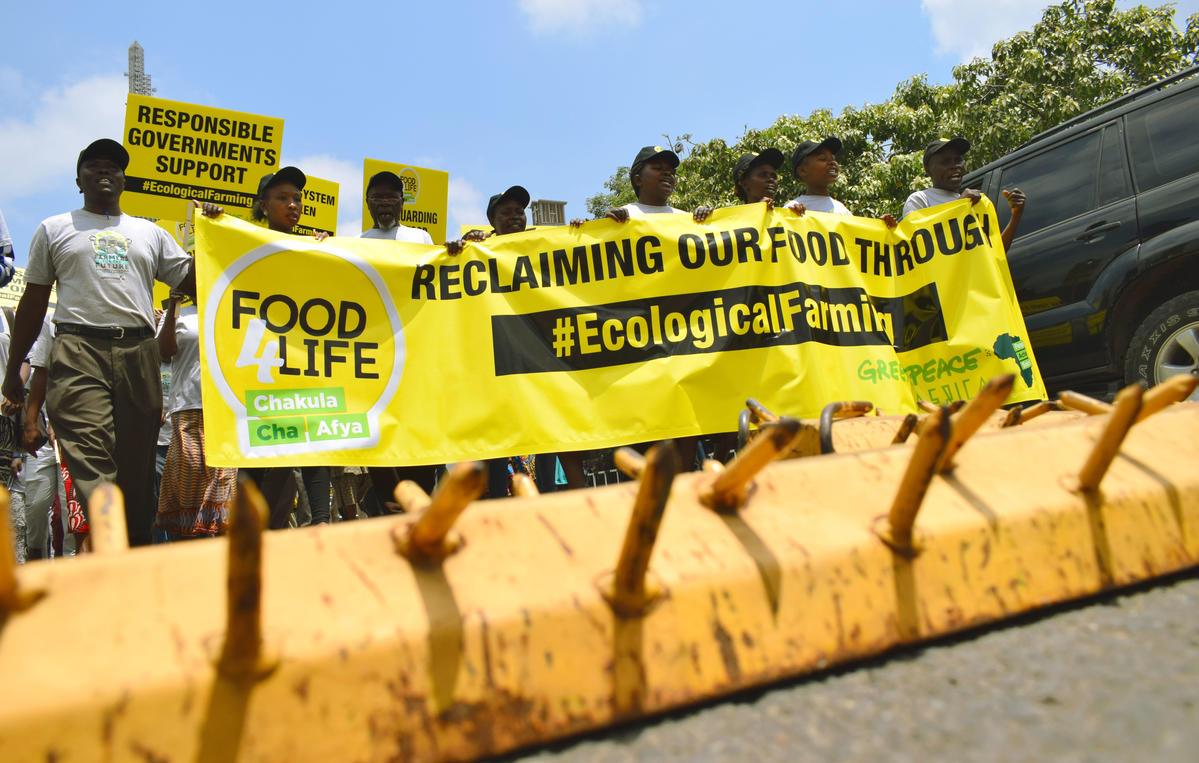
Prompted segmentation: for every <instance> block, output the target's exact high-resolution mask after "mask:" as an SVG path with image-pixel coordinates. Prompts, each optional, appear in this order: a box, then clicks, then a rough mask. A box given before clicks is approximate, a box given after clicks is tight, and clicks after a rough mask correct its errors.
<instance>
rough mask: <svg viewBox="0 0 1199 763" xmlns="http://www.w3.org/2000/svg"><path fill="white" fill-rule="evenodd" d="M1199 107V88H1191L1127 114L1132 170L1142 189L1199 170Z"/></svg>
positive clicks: (1154, 186)
mask: <svg viewBox="0 0 1199 763" xmlns="http://www.w3.org/2000/svg"><path fill="white" fill-rule="evenodd" d="M1167 92H1169V91H1167ZM1197 109H1199V88H1191V89H1190V90H1187V91H1185V92H1179V93H1178V95H1176V96H1174V97H1173V98H1166V99H1165V100H1162V101H1158V102H1157V103H1155V104H1153V105H1151V106H1146V107H1145V108H1143V109H1140V110H1138V111H1135V112H1133V113H1132V114H1129V115H1128V116H1127V117H1126V118H1125V119H1126V122H1127V125H1128V145H1129V149H1130V150H1131V151H1132V166H1133V173H1134V174H1135V176H1136V179H1137V187H1138V188H1140V189H1141V190H1142V191H1146V190H1148V189H1150V188H1156V187H1157V186H1159V185H1162V184H1164V183H1169V182H1170V181H1171V180H1177V179H1178V178H1180V177H1184V176H1186V175H1190V174H1192V173H1194V172H1199V141H1196V140H1195V114H1196V110H1197Z"/></svg>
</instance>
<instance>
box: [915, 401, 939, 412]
mask: <svg viewBox="0 0 1199 763" xmlns="http://www.w3.org/2000/svg"><path fill="white" fill-rule="evenodd" d="M916 407H917V408H919V409H920V410H921V411H922V412H924V413H936V412H937V411H939V410H941V406H939V405H937V404H936V403H932V402H929V401H928V400H917V401H916Z"/></svg>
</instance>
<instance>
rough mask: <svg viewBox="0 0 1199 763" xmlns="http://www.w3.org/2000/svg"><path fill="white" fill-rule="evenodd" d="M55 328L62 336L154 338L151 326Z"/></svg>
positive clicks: (61, 325) (58, 325) (74, 325)
mask: <svg viewBox="0 0 1199 763" xmlns="http://www.w3.org/2000/svg"><path fill="white" fill-rule="evenodd" d="M54 328H55V330H57V331H58V333H60V334H78V335H79V336H90V337H95V338H97V339H148V338H149V337H152V336H154V329H152V328H150V327H149V326H128V327H127V326H84V325H83V324H81V323H56V324H54Z"/></svg>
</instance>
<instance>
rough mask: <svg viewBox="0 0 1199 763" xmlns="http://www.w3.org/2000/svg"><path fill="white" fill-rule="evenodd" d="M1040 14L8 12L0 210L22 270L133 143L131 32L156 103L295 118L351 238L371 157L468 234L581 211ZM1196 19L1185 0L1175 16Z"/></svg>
mask: <svg viewBox="0 0 1199 763" xmlns="http://www.w3.org/2000/svg"><path fill="white" fill-rule="evenodd" d="M1046 4H1047V3H1045V2H1041V1H1039V0H1033V1H1032V2H1028V1H1027V0H990V1H989V2H977V1H976V0H923V2H917V1H916V0H909V1H907V2H873V1H871V2H848V3H845V4H844V5H836V6H821V7H820V9H819V10H817V11H813V9H812V6H811V5H810V4H800V3H791V4H785V3H778V2H757V1H756V0H741V2H735V3H729V2H714V1H711V0H692V1H691V2H687V3H681V2H653V1H652V0H490V1H486V2H484V1H482V0H479V1H478V2H459V3H410V2H393V3H381V2H374V3H353V2H340V3H306V2H293V3H288V4H284V5H280V6H278V7H274V6H267V5H263V4H250V3H236V4H220V3H217V4H195V3H186V4H178V3H124V4H118V6H115V7H114V6H104V5H101V4H96V3H76V2H69V3H54V4H49V3H47V4H34V3H19V4H18V3H15V2H14V3H9V4H8V6H9V7H7V8H5V10H4V12H3V15H4V19H5V23H4V27H5V34H4V37H5V38H6V39H5V54H6V55H5V56H4V62H2V63H0V104H3V108H2V109H0V209H2V210H3V212H4V215H5V217H6V218H7V220H8V224H9V228H10V229H11V231H12V234H13V239H14V245H15V248H16V251H17V262H18V264H24V262H25V260H26V258H27V250H28V245H29V238H30V236H31V234H32V232H33V229H34V228H35V227H36V226H37V223H38V222H39V221H40V220H41V219H43V218H44V217H47V216H49V215H52V214H57V213H60V212H64V211H67V210H69V209H73V208H75V207H78V206H79V204H80V197H79V195H78V193H77V192H76V190H75V185H74V164H75V157H76V155H77V154H78V152H79V150H80V149H81V148H82V147H83V146H84V145H86V144H87V143H88V142H90V141H91V140H92V139H94V138H97V137H103V136H108V137H113V138H117V139H119V138H120V135H121V131H122V125H123V122H124V108H125V107H124V99H125V94H126V91H127V87H128V86H127V83H126V80H125V77H124V76H123V73H124V72H125V71H126V70H127V58H126V56H127V49H128V46H129V44H130V43H131V42H133V41H134V40H135V39H136V40H138V41H139V42H140V43H141V44H142V45H143V46H144V48H145V56H146V70H147V72H148V73H149V74H150V75H151V77H152V79H153V85H154V86H155V87H156V88H157V93H156V95H158V96H159V97H162V98H168V99H171V100H177V101H185V102H189V103H198V104H204V105H208V106H216V107H221V108H228V109H235V110H238V111H248V112H252V113H257V114H266V115H270V116H276V117H282V118H283V119H284V120H285V127H284V132H283V136H284V137H283V161H284V163H288V164H295V165H297V166H299V167H300V168H301V169H303V170H305V171H307V172H309V173H311V174H315V175H319V176H322V177H326V178H329V179H332V180H336V181H338V182H340V183H341V207H340V220H339V228H340V230H341V232H343V233H357V231H358V230H360V222H361V193H360V191H359V189H360V187H361V185H360V183H361V171H362V160H363V157H365V156H370V157H374V158H379V159H385V160H391V161H397V162H410V163H413V164H417V165H421V166H426V167H433V168H437V169H443V170H446V171H448V172H449V175H450V199H449V226H450V227H449V230H450V231H456V230H457V229H458V225H459V224H464V223H476V222H481V221H483V220H484V219H485V216H484V208H485V206H486V202H487V197H488V196H490V195H491V194H493V193H498V192H500V191H502V190H504V189H505V188H507V187H508V186H510V185H513V184H520V185H523V186H525V187H526V188H528V189H529V191H530V192H531V194H532V196H533V198H535V199H537V198H546V199H557V200H565V201H567V202H568V204H567V207H566V212H567V215H568V216H570V217H583V216H585V215H586V209H585V207H584V200H585V199H586V198H587V197H588V196H589V195H591V194H594V193H595V192H597V191H599V190H600V189H601V186H602V184H603V181H604V180H605V179H607V177H608V176H609V175H610V174H611V173H612V172H613V170H614V169H615V168H616V167H617V166H618V165H621V164H628V163H629V162H630V161H631V159H632V157H633V155H634V154H635V153H636V151H637V149H638V148H640V147H641V146H643V145H647V144H653V143H661V142H662V138H661V135H662V134H663V133H667V134H670V135H674V136H677V135H679V134H682V133H691V134H692V135H693V136H694V139H695V140H696V141H703V140H708V139H710V138H714V137H721V138H725V139H726V140H734V139H736V138H737V137H738V136H739V135H740V134H741V133H742V131H743V130H744V128H745V127H746V126H747V125H748V126H754V127H764V126H766V125H768V124H770V123H771V122H772V121H773V120H774V119H775V118H776V117H777V116H778V115H780V114H785V113H793V114H807V113H809V112H811V111H812V110H814V109H817V108H830V109H833V110H840V109H841V108H842V107H844V106H846V105H859V104H862V103H866V102H877V101H881V100H884V99H886V98H887V97H888V96H889V95H890V94H891V93H892V92H893V91H894V88H895V85H896V83H898V82H899V81H900V80H902V79H904V78H906V77H909V76H911V75H913V74H919V73H927V74H928V76H929V77H930V79H932V80H933V81H934V82H947V81H949V79H950V78H951V69H952V67H953V66H954V65H955V64H957V63H960V62H961V61H963V60H968V59H969V58H970V57H971V56H973V55H985V54H986V53H987V52H988V51H989V49H990V46H991V44H993V43H994V42H995V41H996V40H998V39H1001V38H1004V37H1007V36H1010V35H1011V34H1013V33H1015V32H1016V31H1019V30H1020V29H1024V28H1028V27H1031V25H1032V24H1033V23H1035V22H1036V21H1037V20H1038V19H1039V18H1040V14H1041V9H1042V8H1043V7H1044V6H1045V5H1046ZM830 7H835V8H837V9H838V12H837V13H830V12H828V10H827V9H828V8H830ZM1197 10H1199V0H1185V1H1184V2H1181V3H1179V4H1178V13H1177V15H1176V16H1175V23H1176V24H1177V25H1179V26H1180V27H1182V26H1184V25H1185V18H1186V15H1187V14H1189V13H1194V12H1196V11H1197Z"/></svg>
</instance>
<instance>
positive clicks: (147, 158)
mask: <svg viewBox="0 0 1199 763" xmlns="http://www.w3.org/2000/svg"><path fill="white" fill-rule="evenodd" d="M282 141H283V120H282V119H278V118H275V117H264V116H260V115H258V114H246V113H244V112H240V111H229V110H228V109H214V108H211V107H209V106H197V105H196V104H192V103H181V102H179V101H168V100H165V99H162V98H152V97H150V96H147V95H134V94H132V93H130V94H129V97H128V100H127V101H126V106H125V133H124V138H123V140H122V143H123V144H124V146H125V149H126V150H127V151H128V152H129V166H128V167H127V168H126V170H125V193H124V194H123V195H122V196H121V208H122V210H123V211H125V212H126V213H128V214H132V215H140V216H142V217H150V218H165V219H167V220H183V219H186V217H187V207H188V206H189V205H190V203H191V202H190V200H191V199H197V200H199V201H201V202H204V201H210V202H212V203H214V204H219V205H221V206H223V207H225V208H227V209H229V208H233V207H242V208H244V209H249V208H250V205H251V204H252V203H253V201H254V195H255V194H256V193H257V192H258V181H259V179H260V178H262V176H263V175H265V174H266V173H268V172H272V171H274V170H275V169H277V168H278V166H279V146H280V144H281V143H282Z"/></svg>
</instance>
